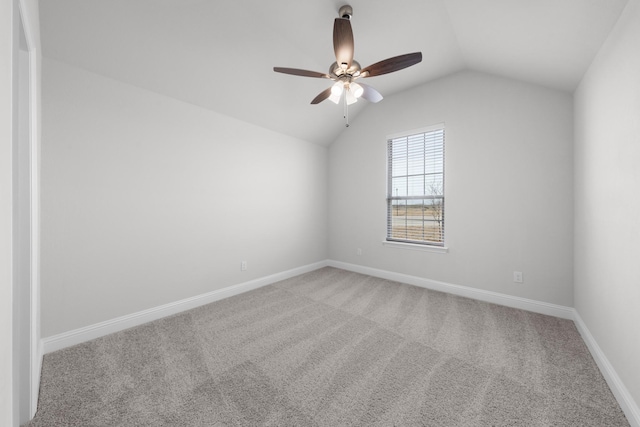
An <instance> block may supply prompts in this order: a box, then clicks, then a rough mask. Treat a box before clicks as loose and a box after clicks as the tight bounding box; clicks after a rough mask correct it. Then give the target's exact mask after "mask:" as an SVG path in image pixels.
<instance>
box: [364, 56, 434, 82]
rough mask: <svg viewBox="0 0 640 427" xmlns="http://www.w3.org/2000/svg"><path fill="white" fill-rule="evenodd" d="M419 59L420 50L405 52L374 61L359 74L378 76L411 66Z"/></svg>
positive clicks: (420, 59)
mask: <svg viewBox="0 0 640 427" xmlns="http://www.w3.org/2000/svg"><path fill="white" fill-rule="evenodd" d="M420 61H422V52H414V53H407V54H405V55H400V56H394V57H393V58H388V59H385V60H383V61H380V62H376V63H375V64H373V65H369V66H368V67H365V68H363V69H362V71H361V72H360V74H363V77H374V76H380V75H382V74H387V73H393V72H394V71H398V70H402V69H403V68H407V67H411V66H412V65H415V64H417V63H418V62H420ZM365 73H366V75H365Z"/></svg>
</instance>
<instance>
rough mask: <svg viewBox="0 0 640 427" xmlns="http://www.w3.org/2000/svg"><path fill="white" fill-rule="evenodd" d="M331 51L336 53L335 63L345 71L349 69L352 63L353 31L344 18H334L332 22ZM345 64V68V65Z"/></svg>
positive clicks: (349, 22)
mask: <svg viewBox="0 0 640 427" xmlns="http://www.w3.org/2000/svg"><path fill="white" fill-rule="evenodd" d="M333 50H334V51H335V53H336V62H337V63H338V65H341V66H343V67H344V68H345V69H346V68H349V67H351V62H352V61H353V31H352V30H351V21H349V20H348V19H345V18H336V20H335V21H334V22H333ZM344 64H346V67H345V65H344Z"/></svg>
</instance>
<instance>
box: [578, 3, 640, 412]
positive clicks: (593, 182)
mask: <svg viewBox="0 0 640 427" xmlns="http://www.w3.org/2000/svg"><path fill="white" fill-rule="evenodd" d="M639 41H640V1H638V0H631V1H630V2H629V3H628V5H627V7H626V9H625V11H624V12H623V14H622V15H621V17H620V19H619V21H618V23H617V25H616V27H615V28H614V30H613V31H612V32H611V34H610V36H609V38H608V40H607V42H606V43H605V44H604V45H603V47H602V48H601V50H600V52H599V54H598V56H597V57H596V59H595V61H594V62H593V63H592V64H591V67H590V69H589V71H588V72H587V73H586V75H585V77H584V78H583V80H582V83H581V84H580V86H579V88H578V90H577V91H576V93H575V133H576V139H575V307H576V310H577V311H578V313H579V314H580V316H581V317H582V319H583V320H584V322H585V324H586V325H587V327H588V328H589V330H590V331H591V333H592V335H593V336H594V338H595V339H596V341H597V342H598V345H599V346H600V348H601V349H602V351H603V352H604V354H605V355H606V357H607V359H608V360H609V362H611V364H612V365H613V367H614V369H615V370H616V372H617V374H618V375H619V377H620V378H621V379H622V381H623V382H624V384H625V386H626V387H627V389H628V390H629V392H630V394H631V396H632V397H633V398H634V400H635V402H636V404H638V403H640V363H639V361H640V335H639V334H638V325H640V55H639V53H638V52H639V43H638V42H639Z"/></svg>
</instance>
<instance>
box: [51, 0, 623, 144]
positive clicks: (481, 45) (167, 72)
mask: <svg viewBox="0 0 640 427" xmlns="http://www.w3.org/2000/svg"><path fill="white" fill-rule="evenodd" d="M627 1H628V0H396V1H393V2H391V1H382V0H350V1H349V2H348V3H349V4H351V5H352V6H353V9H354V14H353V18H352V27H353V32H354V39H355V59H356V60H357V61H358V62H360V64H361V65H362V66H363V67H364V66H367V65H370V64H372V63H374V62H378V61H380V60H382V59H386V58H388V57H392V56H396V55H400V54H404V53H410V52H415V51H421V52H422V54H423V61H422V62H421V63H420V64H418V65H415V66H413V67H411V68H407V69H405V70H402V71H398V72H397V73H394V74H388V75H384V76H379V77H374V78H370V79H367V83H368V84H370V85H372V86H374V87H375V88H376V89H378V91H380V92H381V93H382V94H383V95H384V96H389V95H392V94H394V93H397V92H399V91H402V90H405V89H407V88H410V87H412V86H415V85H420V84H423V83H426V82H428V81H430V80H433V79H436V78H439V77H442V76H445V75H448V74H451V73H455V72H457V71H460V70H462V69H474V70H478V71H483V72H487V73H492V74H496V75H501V76H506V77H509V78H513V79H518V80H523V81H526V82H531V83H536V84H540V85H543V86H547V87H550V88H555V89H560V90H564V91H569V92H572V91H573V90H574V89H575V88H576V86H577V85H578V83H579V82H580V79H581V78H582V75H583V74H584V72H585V71H586V69H587V67H588V66H589V64H590V63H591V61H592V59H593V57H594V56H595V54H596V53H597V51H598V49H599V48H600V46H601V45H602V43H603V42H604V40H605V39H606V37H607V35H608V34H609V31H610V30H611V28H612V27H613V25H614V24H615V22H616V20H617V18H618V16H619V15H620V13H621V12H622V9H623V8H624V6H625V5H626V3H627ZM345 3H347V1H346V0H271V1H264V0H239V1H233V0H225V1H221V0H42V1H41V2H40V20H41V38H42V47H43V54H44V56H46V57H50V58H54V59H57V60H60V61H64V62H67V63H70V64H72V65H76V66H78V67H81V68H84V69H87V70H89V71H93V72H95V73H98V74H102V75H104V76H107V77H111V78H114V79H118V80H121V81H123V82H126V83H130V84H133V85H136V86H139V87H142V88H146V89H149V90H152V91H155V92H158V93H162V94H165V95H168V96H171V97H174V98H177V99H180V100H183V101H186V102H189V103H192V104H196V105H199V106H202V107H205V108H208V109H211V110H214V111H217V112H219V113H222V114H226V115H229V116H232V117H236V118H238V119H241V120H244V121H247V122H250V123H253V124H256V125H258V126H262V127H265V128H269V129H272V130H275V131H278V132H281V133H284V134H288V135H292V136H295V137H298V138H302V139H305V140H308V141H311V142H316V143H319V144H324V145H328V144H330V143H331V142H332V141H334V140H335V139H336V137H337V136H338V135H339V134H340V132H342V131H343V130H344V121H343V119H342V107H341V106H337V105H335V104H333V103H331V102H328V101H325V102H323V103H321V104H319V105H310V104H309V103H310V101H311V100H312V99H313V98H314V97H315V96H316V95H317V94H318V93H319V92H321V91H322V90H324V89H325V88H326V87H328V85H329V84H330V83H331V82H330V81H328V80H323V79H312V78H304V77H296V76H289V75H284V74H279V73H274V72H273V67H274V66H281V67H292V68H303V69H308V70H314V71H321V72H326V71H327V70H328V68H329V65H330V64H331V63H332V62H333V61H335V58H334V56H333V41H332V31H333V20H334V18H336V17H337V14H338V13H337V11H338V9H339V7H340V6H341V5H343V4H345ZM382 102H384V100H383V101H382ZM352 107H355V108H350V110H349V111H350V113H349V114H350V116H351V117H354V116H355V115H357V114H358V113H359V112H360V111H361V110H362V109H363V108H375V104H368V103H367V102H366V101H364V100H361V101H360V102H358V103H357V104H355V105H354V106H352Z"/></svg>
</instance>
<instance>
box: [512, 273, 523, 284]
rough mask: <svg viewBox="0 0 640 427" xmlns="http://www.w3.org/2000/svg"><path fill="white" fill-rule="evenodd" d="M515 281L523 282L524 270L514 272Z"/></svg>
mask: <svg viewBox="0 0 640 427" xmlns="http://www.w3.org/2000/svg"><path fill="white" fill-rule="evenodd" d="M513 281H514V282H516V283H522V271H514V272H513Z"/></svg>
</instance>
